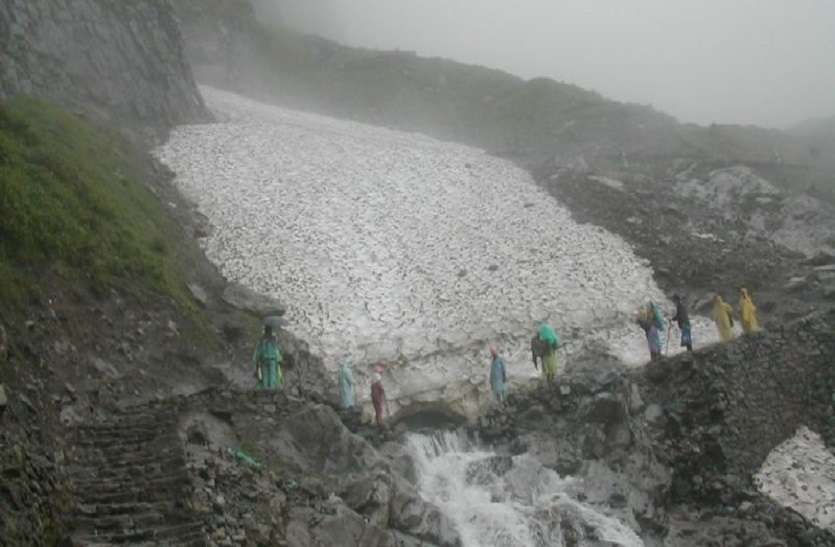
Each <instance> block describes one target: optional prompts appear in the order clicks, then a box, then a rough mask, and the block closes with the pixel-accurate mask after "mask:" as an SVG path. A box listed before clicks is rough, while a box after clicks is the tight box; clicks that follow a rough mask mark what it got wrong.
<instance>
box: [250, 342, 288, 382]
mask: <svg viewBox="0 0 835 547" xmlns="http://www.w3.org/2000/svg"><path fill="white" fill-rule="evenodd" d="M253 361H255V367H256V368H257V369H258V370H260V371H261V374H260V380H259V381H258V387H260V388H262V389H279V388H281V386H282V385H283V384H284V377H283V376H282V374H281V349H279V347H278V340H276V338H275V336H264V337H263V338H261V340H260V341H259V342H258V346H256V348H255V355H254V356H253Z"/></svg>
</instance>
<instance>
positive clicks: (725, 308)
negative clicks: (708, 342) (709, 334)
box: [712, 294, 734, 342]
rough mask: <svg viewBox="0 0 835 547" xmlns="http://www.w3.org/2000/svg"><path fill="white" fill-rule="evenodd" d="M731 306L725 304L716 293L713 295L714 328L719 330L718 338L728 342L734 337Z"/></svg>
mask: <svg viewBox="0 0 835 547" xmlns="http://www.w3.org/2000/svg"><path fill="white" fill-rule="evenodd" d="M732 314H733V308H731V306H730V305H729V304H726V303H725V301H724V300H722V297H721V296H719V295H718V294H717V295H716V296H714V297H713V313H712V316H713V322H714V323H716V330H718V331H719V340H721V341H722V342H730V341H731V340H733V338H734V331H733V326H734V318H733V315H732Z"/></svg>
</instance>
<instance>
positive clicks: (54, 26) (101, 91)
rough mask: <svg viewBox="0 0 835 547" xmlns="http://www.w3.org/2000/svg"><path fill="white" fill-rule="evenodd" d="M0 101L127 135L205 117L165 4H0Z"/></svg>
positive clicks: (55, 0)
mask: <svg viewBox="0 0 835 547" xmlns="http://www.w3.org/2000/svg"><path fill="white" fill-rule="evenodd" d="M0 57H2V59H3V61H2V63H0V99H3V98H8V97H12V96H15V95H19V94H23V95H31V96H35V97H38V98H41V99H45V100H49V101H52V102H55V103H57V104H60V105H63V106H65V107H67V108H70V109H73V110H80V111H82V112H85V113H87V114H90V115H93V116H94V117H96V118H101V119H104V120H106V121H110V122H116V123H117V124H120V125H129V126H131V127H136V126H139V127H147V128H153V129H167V128H170V127H172V126H174V125H176V124H180V123H186V122H193V121H196V120H200V119H204V118H206V117H207V116H208V114H207V112H206V110H205V108H204V106H203V101H202V99H201V97H200V94H199V92H198V91H197V88H196V86H195V83H194V79H193V78H192V75H191V69H190V67H189V66H188V64H187V63H186V60H185V57H184V55H183V45H182V38H181V35H180V30H179V27H178V24H177V20H176V18H175V16H174V14H173V12H172V9H171V7H170V5H169V4H168V2H166V1H164V0H140V1H132V2H109V1H105V0H74V1H73V2H71V3H69V4H68V3H67V2H62V1H59V0H8V1H4V2H3V3H2V4H0Z"/></svg>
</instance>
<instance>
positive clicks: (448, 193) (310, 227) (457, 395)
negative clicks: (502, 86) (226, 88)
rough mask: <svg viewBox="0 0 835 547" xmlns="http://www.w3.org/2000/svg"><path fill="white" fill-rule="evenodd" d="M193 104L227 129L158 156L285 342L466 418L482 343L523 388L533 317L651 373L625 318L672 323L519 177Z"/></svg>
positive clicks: (222, 101)
mask: <svg viewBox="0 0 835 547" xmlns="http://www.w3.org/2000/svg"><path fill="white" fill-rule="evenodd" d="M203 94H204V97H205V99H206V102H207V104H208V105H209V106H210V107H211V108H212V110H213V111H214V112H215V113H216V114H217V116H218V118H219V119H222V120H224V121H223V122H222V123H213V124H204V125H195V126H185V127H179V128H177V129H176V130H175V131H173V132H172V134H171V138H170V140H169V142H168V143H166V144H165V145H164V146H163V147H161V148H160V149H159V150H158V151H157V155H158V157H159V158H160V159H161V160H162V161H163V162H164V163H165V164H167V165H168V166H169V167H170V168H171V169H172V170H173V171H174V172H175V173H176V175H177V176H176V179H175V183H176V185H177V186H178V188H179V189H180V190H181V191H182V192H183V193H184V194H185V196H186V197H187V198H189V199H190V200H191V201H193V202H194V203H195V204H196V205H197V207H198V209H199V211H200V212H201V213H203V214H205V215H206V216H207V217H208V218H209V220H210V221H211V223H212V224H213V226H214V230H213V233H212V234H211V236H210V237H209V238H207V239H206V240H205V241H204V245H205V249H206V253H207V255H208V257H209V258H210V259H211V260H212V261H213V262H214V263H216V264H217V265H218V267H219V268H220V270H221V272H222V273H223V274H224V275H225V276H226V277H227V278H228V279H230V280H232V281H238V282H242V283H244V284H246V285H248V286H250V287H252V288H254V289H256V290H258V291H260V292H262V293H266V294H270V295H273V296H276V297H278V298H279V299H281V300H282V301H284V302H285V303H286V305H287V308H288V314H287V319H288V321H289V328H290V329H291V330H292V331H293V332H294V333H295V334H297V335H298V336H300V337H301V338H303V339H304V340H306V341H308V342H309V343H310V345H311V351H313V352H314V353H317V354H319V355H322V356H324V357H325V359H326V363H327V364H328V365H329V366H333V364H334V361H335V360H336V359H337V358H338V357H339V356H341V355H343V354H344V353H346V352H351V353H353V356H354V361H355V362H356V363H358V365H360V366H358V367H357V369H356V372H357V381H358V383H360V384H362V383H363V379H364V374H365V367H363V366H362V365H364V364H368V363H371V362H373V361H376V360H381V359H382V360H386V361H388V362H389V363H396V364H392V365H391V366H390V367H389V369H388V371H387V373H386V375H385V381H386V391H387V393H388V395H389V397H390V398H391V399H392V406H393V408H392V410H395V411H396V409H397V406H398V404H402V405H406V404H409V403H410V402H413V401H418V400H437V399H445V400H448V401H456V400H466V401H469V403H467V404H469V405H470V407H469V408H466V409H464V410H465V411H468V413H474V412H473V411H474V410H475V409H474V408H473V404H475V403H477V402H478V399H479V398H481V399H482V400H483V399H484V398H486V397H485V395H486V391H487V383H486V373H487V366H488V363H489V356H488V354H487V352H486V346H487V344H488V343H491V344H496V345H497V346H498V347H499V350H500V351H501V352H502V353H503V355H504V357H505V359H506V361H507V363H508V365H509V374H510V379H511V383H512V382H513V381H514V378H524V377H530V376H533V375H535V374H536V373H535V371H534V369H533V366H532V365H531V363H530V358H529V352H528V340H529V337H530V335H531V332H532V330H533V327H534V322H535V321H537V320H542V319H546V320H548V321H550V322H551V323H552V324H553V325H554V326H555V327H556V329H557V331H558V332H560V334H561V335H562V337H563V339H564V341H567V342H571V345H570V346H569V350H568V351H569V352H578V351H583V350H584V347H585V344H586V343H588V342H591V341H594V342H596V343H597V344H598V345H601V344H602V346H603V347H604V348H608V351H609V352H611V353H612V354H614V355H616V356H617V357H619V358H620V359H621V360H623V361H624V362H626V363H629V364H641V363H643V362H645V361H646V360H647V358H648V354H647V350H646V342H645V341H644V337H643V334H642V332H641V331H640V330H639V329H638V328H637V326H635V325H634V324H633V323H632V321H631V317H632V314H633V312H634V310H635V309H636V308H637V307H638V305H640V304H643V303H645V302H646V301H647V300H650V299H652V300H654V301H656V302H659V303H662V304H664V305H666V307H667V309H668V310H670V309H671V308H670V304H669V303H668V302H667V301H666V299H665V298H664V295H663V294H662V293H661V291H660V290H659V288H658V287H657V286H656V284H655V282H654V281H653V278H652V270H651V268H650V267H649V265H648V264H647V263H646V262H645V261H643V260H641V259H639V258H638V257H636V256H635V255H634V253H633V252H632V249H631V247H630V246H629V245H628V244H627V243H626V242H625V241H623V240H622V239H621V238H620V237H617V236H615V235H613V234H611V233H609V232H607V231H605V230H602V229H600V228H598V227H595V226H592V225H588V224H579V223H577V222H575V221H574V219H573V218H572V216H571V214H570V213H569V211H568V210H567V209H565V208H564V207H562V206H561V205H560V204H559V203H558V202H556V201H555V200H554V199H553V198H552V197H550V196H548V195H547V194H546V193H545V192H544V191H543V190H542V189H540V188H539V187H537V186H536V184H535V183H534V181H533V180H532V179H531V177H530V175H529V174H528V173H527V172H525V171H523V170H522V169H519V168H518V167H516V166H515V165H513V164H512V163H510V162H508V161H506V160H503V159H500V158H496V157H493V156H490V155H488V154H486V153H485V152H483V151H481V150H477V149H474V148H470V147H466V146H461V145H457V144H453V143H447V142H440V141H437V140H434V139H430V138H427V137H424V136H422V135H417V134H411V133H404V132H398V131H391V130H388V129H383V128H379V127H373V126H368V125H363V124H357V123H352V122H346V121H341V120H335V119H332V118H327V117H324V116H317V115H312V114H307V113H302V112H297V111H292V110H287V109H282V108H277V107H274V106H269V105H265V104H261V103H257V102H254V101H251V100H248V99H245V98H243V97H240V96H237V95H234V94H231V93H225V92H222V91H218V90H214V89H210V88H203ZM613 191H617V190H613ZM694 331H695V332H694V335H695V337H696V342H697V344H699V345H701V344H705V343H708V342H709V341H713V340H715V338H716V334H715V332H714V329H713V328H712V326H710V325H709V324H708V323H707V322H706V321H704V320H701V319H697V320H695V321H694ZM670 349H671V350H673V351H678V344H677V343H676V341H675V340H674V341H673V342H672V343H671V345H670ZM561 359H562V360H563V362H565V361H567V360H570V359H571V353H569V354H563V355H561ZM334 368H335V367H334ZM367 393H368V389H367V386H364V387H361V388H360V389H359V391H358V394H359V395H360V397H362V398H365V397H367Z"/></svg>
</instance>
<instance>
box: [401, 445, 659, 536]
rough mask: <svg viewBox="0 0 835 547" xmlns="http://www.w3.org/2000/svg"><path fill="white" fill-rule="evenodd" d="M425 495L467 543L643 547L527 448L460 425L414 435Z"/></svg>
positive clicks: (574, 481) (413, 453) (411, 449)
mask: <svg viewBox="0 0 835 547" xmlns="http://www.w3.org/2000/svg"><path fill="white" fill-rule="evenodd" d="M407 446H408V450H409V452H410V454H411V456H412V458H413V460H414V463H415V468H416V471H417V476H418V487H419V488H420V492H421V495H423V496H424V498H426V499H427V500H428V501H430V502H432V503H434V504H436V505H437V506H438V507H440V509H441V510H442V511H443V512H444V513H445V514H446V515H447V516H448V517H449V518H450V519H451V520H452V521H453V522H454V524H455V525H456V527H457V528H458V532H459V533H460V534H461V538H462V540H463V543H464V547H553V546H560V547H600V546H604V545H605V546H622V547H643V545H644V543H643V541H641V539H640V537H638V535H637V534H636V533H635V532H634V531H633V530H632V529H631V528H629V527H628V526H626V525H625V524H623V523H622V522H620V521H619V520H617V519H616V518H614V517H612V516H608V515H606V514H605V508H601V507H591V506H589V505H586V504H583V503H581V502H580V501H578V500H577V499H575V498H574V497H573V493H574V492H577V491H579V490H580V489H581V487H582V481H581V480H578V479H573V478H570V477H568V478H562V477H560V476H559V475H558V474H557V473H555V472H554V471H552V470H550V469H546V468H545V467H543V466H542V465H541V464H540V463H539V462H538V461H537V460H536V459H534V458H532V457H530V456H528V455H520V456H512V457H511V456H502V455H498V454H496V453H494V452H491V451H488V450H484V449H481V448H479V447H478V446H476V445H474V444H473V443H471V442H469V441H468V439H467V438H466V437H465V436H464V435H463V434H462V433H460V432H450V431H447V432H439V433H435V434H433V435H431V436H429V435H421V434H410V435H409V436H408V439H407Z"/></svg>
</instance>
